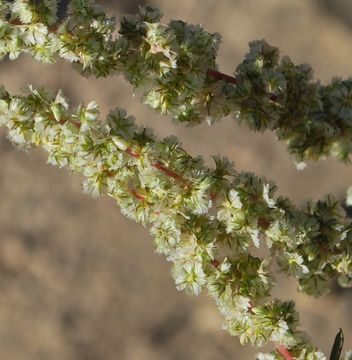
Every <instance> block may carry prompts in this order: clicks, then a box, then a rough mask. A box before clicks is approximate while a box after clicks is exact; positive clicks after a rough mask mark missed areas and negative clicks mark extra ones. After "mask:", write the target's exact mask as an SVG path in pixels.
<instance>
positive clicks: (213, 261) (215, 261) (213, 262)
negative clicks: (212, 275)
mask: <svg viewBox="0 0 352 360" xmlns="http://www.w3.org/2000/svg"><path fill="white" fill-rule="evenodd" d="M210 263H211V264H212V265H213V266H214V267H215V268H216V269H217V268H218V267H219V266H220V263H219V261H217V260H216V259H214V260H212V261H211V262H210Z"/></svg>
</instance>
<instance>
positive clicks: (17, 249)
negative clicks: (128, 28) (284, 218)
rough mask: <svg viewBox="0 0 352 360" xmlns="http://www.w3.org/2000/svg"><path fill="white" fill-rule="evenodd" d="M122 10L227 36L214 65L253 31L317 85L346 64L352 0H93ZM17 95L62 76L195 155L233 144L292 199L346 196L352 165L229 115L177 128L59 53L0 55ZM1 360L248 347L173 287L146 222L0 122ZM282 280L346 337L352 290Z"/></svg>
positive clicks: (316, 324)
mask: <svg viewBox="0 0 352 360" xmlns="http://www.w3.org/2000/svg"><path fill="white" fill-rule="evenodd" d="M98 3H100V4H101V5H102V7H103V8H105V9H106V11H107V12H108V13H109V14H114V15H116V16H117V17H118V16H120V15H123V14H126V13H133V12H134V11H135V10H136V8H137V5H139V4H152V5H157V6H158V7H159V8H160V9H161V10H162V12H163V13H164V14H165V17H164V21H168V20H169V19H170V18H173V19H182V20H185V21H188V22H192V23H200V24H202V25H203V26H204V27H205V28H206V29H207V30H209V31H212V32H215V31H217V32H219V33H220V34H221V35H222V45H221V48H220V52H219V64H220V68H221V70H222V71H223V72H226V73H231V72H232V71H233V70H234V68H235V67H236V66H237V64H238V63H239V62H240V61H242V58H243V55H244V54H245V53H246V52H247V49H248V42H249V41H251V40H255V39H262V38H265V39H266V40H267V41H268V42H269V44H272V45H275V46H278V47H279V48H280V50H281V53H282V54H283V55H285V54H287V55H289V56H290V57H291V58H292V59H293V60H294V62H296V63H301V62H307V63H309V64H311V65H312V66H313V68H314V70H315V76H316V78H318V79H320V80H321V81H322V82H323V83H324V82H326V81H328V80H330V79H331V77H333V76H341V77H348V76H350V75H351V70H352V67H351V54H352V3H351V2H350V1H348V0H346V1H344V0H315V1H314V0H305V1H303V0H301V1H297V0H285V1H281V0H266V1H263V0H261V1H260V0H178V1H171V0H153V1H141V0H136V1H134V0H128V1H116V0H115V1H103V0H102V1H98ZM0 83H1V84H3V85H5V87H6V88H7V89H8V90H9V91H10V92H12V93H19V92H20V91H21V89H22V88H23V86H25V85H26V84H33V85H35V86H46V87H50V88H53V89H59V88H61V89H62V90H63V91H64V93H65V94H66V95H67V96H68V97H69V98H70V99H71V105H72V106H77V105H78V103H79V102H81V101H83V102H86V103H87V102H89V101H92V100H97V101H98V102H99V103H100V105H101V109H102V114H103V115H105V114H106V113H107V112H108V109H110V108H113V107H115V106H120V107H124V108H126V109H127V110H128V112H129V113H130V114H132V115H135V116H136V117H137V120H138V122H139V123H140V124H144V125H147V126H150V127H152V128H153V129H155V132H156V133H157V134H158V135H159V136H168V135H171V134H173V135H176V136H177V137H179V138H180V140H181V141H182V143H183V144H184V148H185V149H186V150H188V151H189V152H190V153H191V154H194V155H196V154H202V155H203V156H204V157H205V158H206V159H209V155H214V154H221V155H227V156H228V157H229V158H230V159H231V160H233V161H234V162H235V164H236V166H237V168H238V169H241V170H250V171H254V172H256V173H257V174H258V175H264V176H266V177H267V178H269V179H272V180H275V181H276V182H277V184H278V185H279V193H281V194H283V195H287V196H289V197H291V198H292V199H293V200H294V202H295V203H296V204H297V205H301V204H302V203H303V202H304V201H305V200H306V199H308V198H311V199H314V200H316V199H319V198H321V197H323V196H324V195H326V194H328V193H333V194H334V195H335V196H336V197H337V198H339V199H341V200H342V199H343V197H344V193H345V190H346V188H347V186H348V185H350V184H352V171H351V167H347V166H345V165H343V164H341V163H338V162H337V161H334V160H331V159H329V160H326V161H322V162H319V163H312V164H309V166H308V168H307V169H306V170H304V171H297V170H296V168H295V165H294V164H293V162H292V160H291V159H290V158H289V156H288V155H287V154H286V151H285V146H284V145H283V144H278V143H277V142H276V141H275V139H274V137H273V136H272V134H264V135H261V134H255V133H252V132H250V131H249V130H248V129H246V128H245V127H239V126H238V125H237V124H236V123H235V122H234V120H233V119H232V118H224V119H223V120H222V121H221V122H220V123H217V124H215V125H213V126H212V127H211V128H209V127H208V126H207V125H202V126H198V127H194V128H186V127H184V126H181V125H178V126H174V125H173V124H172V123H171V119H170V118H169V117H162V116H159V115H156V114H155V113H153V112H152V111H150V110H149V109H148V108H146V107H145V106H143V105H141V104H140V103H139V100H138V99H137V98H133V97H132V89H131V87H130V86H129V85H128V84H127V83H126V82H125V81H124V80H123V78H122V77H113V78H110V79H99V80H94V79H84V78H81V77H80V76H79V75H78V74H77V73H76V72H75V71H74V70H73V69H71V67H70V66H69V65H68V64H66V63H63V62H59V63H57V64H55V65H47V66H44V65H42V64H37V63H35V62H34V61H32V60H31V59H29V58H26V57H21V58H20V59H19V60H17V61H15V62H9V61H3V62H2V63H0ZM0 164H1V171H0V199H1V200H0V359H4V360H22V359H24V360H32V359H33V360H34V359H35V360H41V359H43V360H56V359H60V360H61V359H67V360H76V359H77V360H110V359H123V360H125V359H127V360H149V359H153V360H163V359H170V360H178V359H195V360H198V359H202V360H212V359H214V360H218V359H219V360H222V359H252V358H253V357H254V354H255V353H256V351H255V349H254V350H253V349H250V348H248V347H242V346H241V345H240V344H239V341H238V340H237V338H233V337H231V336H230V335H229V334H228V333H227V332H225V331H223V330H221V321H222V319H221V316H220V315H219V314H218V310H217V307H216V306H215V304H213V302H212V300H211V299H210V298H209V297H208V296H207V295H206V294H205V293H204V294H202V295H201V296H199V297H198V298H194V297H189V296H187V295H186V294H184V293H179V292H178V291H177V290H176V289H175V286H174V282H173V280H172V277H171V274H170V264H168V263H167V262H166V260H165V259H164V258H163V257H161V256H158V255H156V254H154V250H153V245H152V239H151V237H150V236H149V235H148V232H147V230H146V229H144V228H142V227H141V226H140V225H136V224H135V223H132V222H130V221H129V220H127V219H126V218H125V217H123V216H122V215H121V214H120V212H119V210H118V208H117V207H116V205H115V204H114V202H113V201H111V199H108V198H106V197H102V198H101V199H99V200H93V199H91V198H90V197H87V196H84V195H83V194H82V189H81V185H80V181H81V180H80V178H79V177H78V176H76V175H71V174H69V173H68V172H67V171H66V170H60V169H58V168H54V167H51V166H48V165H46V156H45V154H44V153H43V152H42V151H40V150H33V151H31V152H30V153H23V152H19V151H17V150H15V149H14V148H13V147H12V146H11V145H10V144H9V143H8V141H7V140H6V138H5V133H4V131H3V129H0ZM296 288H297V284H296V283H295V282H293V281H289V280H287V278H285V279H284V280H283V281H279V284H278V286H277V290H276V293H275V295H277V296H279V297H281V298H283V299H294V300H295V301H296V303H297V309H298V311H299V312H300V318H301V322H302V324H303V327H304V329H305V330H307V331H308V332H309V334H310V335H311V336H312V338H313V339H314V342H315V343H316V344H317V345H319V346H320V347H321V348H322V349H323V350H324V351H325V352H326V353H328V352H329V351H330V349H331V346H332V342H333V339H334V336H335V335H336V333H337V331H338V328H339V327H342V328H343V330H344V332H345V337H346V347H348V348H352V331H351V330H352V312H351V311H350V309H351V301H352V290H344V289H340V288H338V287H337V286H334V290H333V292H332V293H331V294H330V295H328V296H326V297H324V298H322V299H319V300H316V299H313V298H309V297H308V296H304V295H301V294H298V293H297V292H296Z"/></svg>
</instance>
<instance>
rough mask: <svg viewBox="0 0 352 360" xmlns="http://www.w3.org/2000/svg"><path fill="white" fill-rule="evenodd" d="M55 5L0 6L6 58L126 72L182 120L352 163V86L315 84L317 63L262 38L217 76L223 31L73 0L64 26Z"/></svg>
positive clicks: (148, 10)
mask: <svg viewBox="0 0 352 360" xmlns="http://www.w3.org/2000/svg"><path fill="white" fill-rule="evenodd" d="M56 7H57V6H56V0H45V1H41V2H38V1H28V0H15V1H14V2H13V3H8V2H7V1H6V0H0V57H4V56H6V55H8V56H9V58H10V59H12V60H13V59H15V58H17V57H18V56H19V54H21V53H28V54H30V55H31V56H33V57H34V58H35V59H36V60H38V61H43V62H49V63H50V62H54V61H55V59H56V57H57V56H59V57H61V58H63V59H65V60H67V61H69V62H71V63H73V64H74V66H75V67H76V68H77V69H78V70H79V71H80V72H81V73H82V74H83V75H84V76H90V75H93V76H96V77H99V76H108V75H112V74H116V73H123V74H124V75H125V77H126V78H127V79H128V80H129V82H130V83H131V84H132V85H133V86H134V88H135V89H136V91H138V92H139V93H140V94H141V96H142V98H143V101H144V102H145V103H146V104H148V105H149V106H151V107H152V108H154V109H155V110H157V111H159V112H162V113H171V114H173V116H174V118H175V120H176V121H178V122H187V123H189V124H197V123H200V122H202V121H203V120H207V121H208V122H209V123H212V122H213V121H214V120H217V119H220V118H221V117H223V116H224V115H228V114H232V115H233V116H234V117H235V118H236V119H237V120H238V121H240V122H243V123H245V124H247V125H248V126H249V127H250V128H251V129H254V130H259V131H265V130H271V131H275V133H276V136H277V138H278V139H280V140H283V141H285V142H286V143H287V145H288V150H289V152H290V153H291V154H292V155H293V157H294V159H295V161H296V162H297V163H298V164H301V163H304V161H306V160H317V159H319V158H324V157H326V156H329V155H332V156H335V157H337V158H339V159H341V160H343V161H348V160H349V158H350V152H351V149H352V142H351V138H352V117H351V116H352V80H351V79H347V80H341V79H337V78H336V79H333V80H332V81H331V83H329V84H328V85H326V86H323V85H322V84H320V83H319V82H316V81H313V80H312V69H311V68H310V67H309V65H307V64H304V65H295V64H293V63H292V61H291V60H290V59H289V58H288V57H283V58H282V59H281V60H280V58H279V51H278V49H277V48H275V47H272V46H269V45H268V44H267V43H266V42H265V41H264V40H261V41H253V42H252V43H250V51H249V53H248V54H247V55H246V56H245V59H244V61H243V62H242V63H241V64H240V65H239V66H238V67H237V68H236V70H235V72H234V77H230V76H227V75H224V74H221V73H220V72H218V71H217V70H216V68H217V65H216V53H217V48H218V45H219V42H220V36H219V34H216V33H215V34H211V33H209V32H207V31H205V30H204V29H203V28H202V27H201V26H199V25H196V26H195V25H190V24H187V23H185V22H183V21H171V22H170V23H169V24H168V25H164V24H162V23H161V22H160V19H161V13H160V12H159V11H158V10H157V9H156V8H154V7H150V6H147V7H141V8H140V10H139V13H138V14H137V15H134V16H125V17H122V19H121V21H120V29H119V36H117V37H116V36H115V32H116V25H115V20H114V19H113V18H109V17H107V16H106V15H105V14H104V12H103V11H101V10H100V9H99V8H98V7H97V6H96V5H95V4H94V1H92V0H72V1H71V2H70V5H69V8H68V16H67V18H65V19H64V21H62V22H59V21H58V20H57V17H56Z"/></svg>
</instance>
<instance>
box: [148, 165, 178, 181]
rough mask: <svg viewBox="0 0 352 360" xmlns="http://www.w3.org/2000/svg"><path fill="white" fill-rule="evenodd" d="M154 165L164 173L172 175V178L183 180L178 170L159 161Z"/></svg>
mask: <svg viewBox="0 0 352 360" xmlns="http://www.w3.org/2000/svg"><path fill="white" fill-rule="evenodd" d="M153 166H154V167H155V168H156V169H157V170H160V171H161V172H162V173H164V174H165V175H167V176H170V177H171V178H173V179H175V180H182V179H183V178H182V176H181V175H179V174H177V173H176V172H174V171H172V170H170V169H168V168H167V167H165V166H164V165H162V164H160V163H159V162H157V163H155V164H153Z"/></svg>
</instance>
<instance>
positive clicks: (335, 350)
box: [330, 329, 344, 360]
mask: <svg viewBox="0 0 352 360" xmlns="http://www.w3.org/2000/svg"><path fill="white" fill-rule="evenodd" d="M343 341H344V336H343V331H342V329H340V331H339V332H338V333H337V335H336V337H335V341H334V345H333V346H332V350H331V354H330V360H339V359H340V356H341V351H342V348H343Z"/></svg>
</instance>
